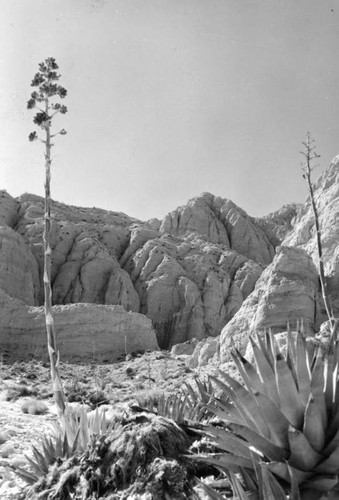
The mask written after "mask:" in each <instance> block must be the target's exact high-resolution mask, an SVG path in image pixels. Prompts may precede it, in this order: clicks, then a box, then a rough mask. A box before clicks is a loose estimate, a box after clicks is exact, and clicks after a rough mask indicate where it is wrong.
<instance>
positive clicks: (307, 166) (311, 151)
mask: <svg viewBox="0 0 339 500" xmlns="http://www.w3.org/2000/svg"><path fill="white" fill-rule="evenodd" d="M303 145H304V146H305V151H301V154H302V155H303V156H304V157H305V163H304V165H303V171H304V174H303V177H304V179H305V180H306V181H307V185H308V191H309V193H310V198H311V205H312V211H313V216H314V224H315V229H316V238H317V249H318V259H319V278H320V284H321V292H322V297H323V301H324V304H325V309H326V314H327V317H328V319H329V321H330V325H331V329H332V330H333V329H334V327H335V320H334V317H333V312H332V306H331V301H330V298H329V293H328V290H327V281H326V276H325V270H324V259H323V247H322V240H321V230H320V223H319V214H318V209H317V205H316V202H315V198H314V189H313V184H312V179H311V174H312V171H313V170H314V168H315V167H316V166H317V165H313V162H314V161H316V160H317V159H318V158H320V155H318V154H317V153H316V151H315V144H314V139H311V135H310V133H309V132H307V136H306V141H305V142H303Z"/></svg>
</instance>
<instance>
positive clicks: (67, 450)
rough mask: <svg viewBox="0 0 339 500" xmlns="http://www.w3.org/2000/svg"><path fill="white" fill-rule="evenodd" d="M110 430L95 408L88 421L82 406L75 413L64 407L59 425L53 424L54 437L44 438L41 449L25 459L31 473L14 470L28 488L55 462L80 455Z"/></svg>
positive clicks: (104, 418) (35, 448)
mask: <svg viewBox="0 0 339 500" xmlns="http://www.w3.org/2000/svg"><path fill="white" fill-rule="evenodd" d="M112 428H113V423H112V422H108V421H107V419H106V417H105V412H103V411H99V410H98V408H97V409H96V410H95V412H94V414H93V416H92V417H91V418H89V417H88V416H87V412H86V410H85V408H84V406H81V407H80V408H79V410H78V411H77V412H71V411H70V410H69V408H68V407H66V413H65V414H64V415H63V416H62V419H61V421H60V423H59V422H57V423H55V424H54V432H53V436H44V437H43V438H42V440H41V446H40V449H38V448H37V447H36V446H32V454H33V458H30V457H28V456H27V455H26V459H27V462H28V465H29V466H30V468H31V470H30V471H28V470H26V469H22V468H21V467H17V468H16V470H15V472H16V474H17V475H18V476H19V477H21V479H23V480H24V481H26V482H27V483H28V484H34V483H36V482H37V481H38V480H39V479H40V478H42V477H43V476H45V475H46V474H47V473H48V471H49V468H50V467H51V466H52V465H53V464H54V463H55V462H57V461H58V460H59V461H60V460H65V459H67V458H70V457H72V456H74V455H79V454H80V453H83V452H84V451H86V450H87V449H88V447H89V445H90V443H91V442H92V440H93V439H96V438H100V437H101V436H106V435H107V434H109V432H111V430H112Z"/></svg>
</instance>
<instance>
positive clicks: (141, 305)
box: [0, 193, 275, 347]
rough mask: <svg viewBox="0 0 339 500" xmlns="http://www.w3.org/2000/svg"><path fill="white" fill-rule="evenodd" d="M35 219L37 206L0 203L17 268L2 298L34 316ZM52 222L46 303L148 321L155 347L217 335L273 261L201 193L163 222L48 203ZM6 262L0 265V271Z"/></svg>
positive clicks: (225, 206) (232, 208)
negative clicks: (111, 309)
mask: <svg viewBox="0 0 339 500" xmlns="http://www.w3.org/2000/svg"><path fill="white" fill-rule="evenodd" d="M43 214H44V201H43V199H42V198H40V197H38V196H35V195H28V194H26V195H23V196H21V197H20V198H18V199H17V200H14V199H13V198H11V197H10V196H9V195H7V194H6V193H4V195H3V210H2V219H1V221H2V224H3V225H2V228H3V232H4V234H6V235H10V236H11V245H12V246H13V245H16V247H17V250H16V254H17V255H18V258H17V261H18V262H17V261H15V262H14V263H13V265H12V268H13V269H12V271H8V272H7V275H8V278H6V272H5V267H4V266H3V267H2V268H1V267H0V271H1V272H0V278H1V282H2V283H4V285H3V286H2V289H3V290H4V291H6V293H8V294H9V295H10V296H12V297H15V298H19V299H21V300H23V301H24V302H25V303H26V304H28V305H35V306H41V305H42V304H43V286H42V275H43V239H42V234H43ZM52 217H53V224H52V235H51V245H52V255H53V261H52V289H53V303H54V304H55V305H67V304H78V303H90V304H99V305H121V306H122V307H123V308H124V309H125V310H126V311H132V312H140V313H142V314H144V315H145V316H147V317H148V318H149V319H151V321H152V323H153V325H154V328H155V331H156V334H157V339H158V343H159V345H160V346H161V347H170V346H172V345H175V344H176V343H178V342H185V341H186V340H188V339H192V338H198V339H199V338H200V339H201V338H205V337H206V336H215V335H218V334H219V333H220V331H221V329H222V328H223V326H224V325H225V324H226V323H227V322H228V321H229V320H230V319H231V318H232V317H233V316H234V314H235V313H236V312H237V311H238V309H239V308H240V307H241V304H242V302H243V301H244V299H246V297H247V296H248V295H249V294H250V293H251V292H252V291H253V289H254V286H255V283H256V281H257V279H258V278H259V276H260V275H261V273H262V271H263V269H264V267H265V266H266V265H267V264H269V263H270V262H271V260H272V258H273V256H274V252H275V248H274V243H272V241H271V240H270V237H269V235H268V233H267V232H265V228H262V227H260V224H258V223H257V222H256V221H255V219H253V218H251V217H249V216H248V215H247V214H246V213H245V212H244V211H243V210H241V209H240V208H239V207H237V206H236V205H235V204H234V203H232V202H231V201H229V200H223V199H221V198H218V197H214V196H213V195H211V194H209V193H205V194H203V195H201V196H199V197H197V198H193V199H192V200H190V201H189V202H188V204H187V205H186V206H184V207H179V208H177V209H176V210H175V211H174V212H171V213H170V214H168V215H167V216H166V217H165V218H164V220H163V221H158V220H157V219H153V220H151V221H149V222H142V221H138V220H136V219H132V218H130V217H128V216H126V215H124V214H121V213H117V212H108V211H105V210H100V209H97V208H92V209H86V208H79V207H74V206H67V205H65V204H62V203H58V202H53V204H52ZM6 241H7V240H6ZM14 242H15V243H14ZM8 245H9V243H8V244H7V246H8ZM4 249H5V247H3V250H4ZM8 252H11V253H13V255H14V254H15V252H12V250H8ZM8 252H7V251H6V252H3V255H2V256H0V259H1V258H2V259H3V261H4V262H7V264H9V263H10V261H9V258H8ZM19 261H20V265H19ZM7 267H8V266H7ZM21 268H22V269H21ZM14 269H16V271H15V272H14ZM23 269H25V271H23ZM15 273H16V274H15ZM24 273H25V280H26V282H27V283H26V284H25V285H24V286H23V283H24V282H25V280H24V278H23V274H24ZM6 282H7V285H6Z"/></svg>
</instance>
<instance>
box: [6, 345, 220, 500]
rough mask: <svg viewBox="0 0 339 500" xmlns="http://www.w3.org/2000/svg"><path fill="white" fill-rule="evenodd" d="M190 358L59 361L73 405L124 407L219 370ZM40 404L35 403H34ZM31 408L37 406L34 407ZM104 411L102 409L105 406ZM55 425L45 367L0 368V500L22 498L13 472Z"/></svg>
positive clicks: (160, 355) (159, 355)
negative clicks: (193, 366) (96, 362)
mask: <svg viewBox="0 0 339 500" xmlns="http://www.w3.org/2000/svg"><path fill="white" fill-rule="evenodd" d="M189 358H190V357H189V356H175V355H172V354H170V352H168V351H160V352H148V353H145V354H143V355H137V356H135V357H132V356H128V357H127V359H126V360H124V361H121V362H119V363H115V364H107V365H95V366H94V365H91V364H86V365H85V364H84V365H79V364H78V365H69V364H63V363H61V376H62V379H63V382H64V386H65V392H66V394H67V397H68V400H69V401H70V402H75V401H78V402H84V403H86V404H87V405H88V406H89V407H91V408H95V406H96V404H99V405H101V404H106V405H110V406H112V405H113V407H116V406H118V405H121V404H125V405H128V404H131V403H133V402H134V403H137V404H138V405H139V406H144V405H147V404H151V403H152V401H156V399H157V397H158V396H159V395H160V394H161V393H163V392H165V393H177V392H178V390H179V389H180V387H181V386H182V384H183V382H185V381H186V382H192V384H194V377H195V376H197V375H199V377H201V376H202V377H204V374H207V373H208V372H209V373H211V372H215V370H216V369H215V368H214V367H213V366H212V365H209V366H208V367H204V368H203V369H202V368H200V369H199V373H198V372H197V371H196V370H193V369H191V368H189V366H188V361H189ZM32 400H33V401H35V402H38V403H39V405H42V408H41V411H43V414H41V415H36V414H30V413H24V412H23V410H24V411H31V410H30V409H29V408H30V407H29V404H28V403H29V402H30V401H32ZM36 404H37V403H36ZM36 404H35V405H33V408H34V407H36ZM103 407H104V406H103ZM56 421H57V416H56V411H55V406H54V404H53V398H52V389H51V384H50V374H49V367H48V364H47V363H42V362H40V361H37V360H31V361H30V362H25V363H24V362H15V363H13V364H4V363H2V364H1V366H0V498H1V500H10V499H12V500H13V499H18V498H20V494H21V492H22V488H23V487H24V486H25V483H24V482H23V481H21V480H20V479H19V478H18V476H17V475H16V474H15V472H14V469H15V468H16V467H24V468H26V469H29V466H28V464H27V460H26V458H25V455H28V456H31V455H32V452H31V450H32V445H36V446H38V447H39V440H40V438H41V437H42V436H43V435H44V434H51V432H52V431H53V422H56Z"/></svg>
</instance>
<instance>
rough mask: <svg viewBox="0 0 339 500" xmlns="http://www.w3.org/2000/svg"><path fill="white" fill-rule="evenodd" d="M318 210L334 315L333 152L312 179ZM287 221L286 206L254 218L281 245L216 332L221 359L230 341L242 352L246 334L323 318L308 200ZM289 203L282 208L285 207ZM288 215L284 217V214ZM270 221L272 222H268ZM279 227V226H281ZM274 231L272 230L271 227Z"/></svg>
mask: <svg viewBox="0 0 339 500" xmlns="http://www.w3.org/2000/svg"><path fill="white" fill-rule="evenodd" d="M314 195H315V201H316V206H317V209H318V212H319V218H320V228H321V236H322V244H323V256H324V266H325V272H326V279H327V284H328V290H329V292H330V298H331V303H332V306H333V313H334V316H335V317H338V316H339V156H337V157H335V158H334V160H333V161H332V163H331V164H330V166H329V167H328V168H327V169H325V170H324V172H323V173H322V174H321V176H320V177H319V178H318V179H317V180H316V182H315V183H314ZM296 208H297V210H296V212H295V213H294V217H293V219H292V221H293V224H292V225H290V222H288V220H287V223H282V224H281V223H280V224H279V221H281V222H282V221H283V220H284V217H283V215H284V214H286V207H285V209H282V211H279V212H277V213H275V214H272V215H271V216H269V217H268V219H267V218H264V219H261V220H260V221H259V224H260V226H261V227H262V228H263V229H264V230H265V231H266V232H267V231H268V232H269V234H270V235H271V240H272V241H274V237H273V238H272V235H273V236H274V235H280V237H281V238H282V240H283V241H282V243H281V246H280V247H278V248H277V253H276V256H275V258H274V259H273V262H272V263H271V264H270V265H269V266H267V268H266V269H265V271H264V272H263V274H262V275H261V277H260V279H259V280H258V281H257V283H256V286H255V289H254V291H253V293H252V294H251V295H250V296H249V297H248V298H247V300H245V301H244V302H243V304H242V307H241V308H240V309H239V311H238V312H237V314H236V315H235V316H234V317H233V318H232V320H231V321H230V322H229V323H228V324H227V325H226V326H225V327H224V329H223V330H222V333H221V337H220V352H221V359H222V360H223V361H225V360H227V359H228V356H229V350H230V348H231V347H232V346H235V345H236V346H238V347H239V348H240V350H241V351H242V352H243V353H244V352H245V350H246V346H247V342H248V336H249V335H251V334H253V333H254V332H255V331H260V330H263V329H264V328H266V327H270V328H272V329H273V331H275V332H282V331H284V330H286V326H287V323H289V324H290V325H291V326H292V327H295V325H296V323H297V321H298V320H300V319H303V321H304V324H305V326H306V330H307V332H308V333H309V334H313V333H314V332H315V331H318V330H319V327H320V325H321V323H322V322H324V321H326V320H327V317H326V313H325V308H324V304H323V301H322V296H321V293H320V282H319V277H318V270H317V268H318V251H317V242H316V231H315V224H314V216H313V212H312V207H311V200H310V198H308V199H307V200H306V203H305V204H304V205H300V206H299V207H296ZM290 210H291V207H290V208H288V210H287V211H290ZM288 218H289V217H288ZM272 223H273V226H272V227H271V225H272ZM282 229H283V230H282ZM277 231H278V232H277Z"/></svg>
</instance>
